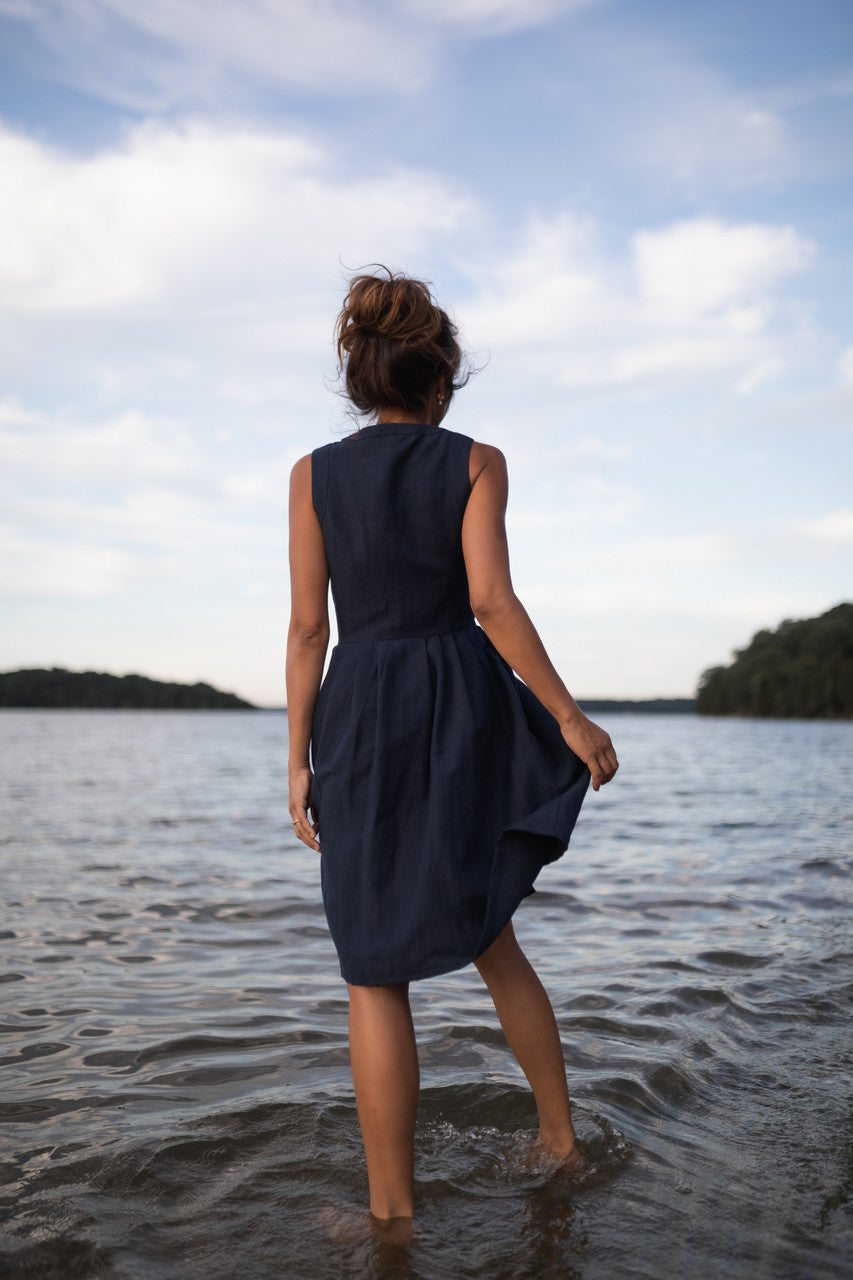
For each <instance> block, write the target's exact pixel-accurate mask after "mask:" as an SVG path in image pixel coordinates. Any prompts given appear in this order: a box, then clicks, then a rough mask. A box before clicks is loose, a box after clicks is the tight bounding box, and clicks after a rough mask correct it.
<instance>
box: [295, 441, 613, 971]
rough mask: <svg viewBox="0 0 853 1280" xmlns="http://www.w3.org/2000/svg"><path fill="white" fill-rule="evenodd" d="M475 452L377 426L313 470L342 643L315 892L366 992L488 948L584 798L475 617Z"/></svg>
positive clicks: (323, 693)
mask: <svg viewBox="0 0 853 1280" xmlns="http://www.w3.org/2000/svg"><path fill="white" fill-rule="evenodd" d="M471 444H472V441H471V440H470V439H469V438H468V437H467V436H462V435H458V434H457V433H455V432H451V431H447V430H445V429H444V428H442V427H435V426H426V425H414V424H410V423H379V424H378V425H376V426H372V427H364V428H362V429H361V430H360V431H359V432H358V433H357V434H356V435H354V436H349V437H347V438H346V439H344V440H340V441H336V442H335V443H333V444H327V445H324V446H323V447H321V448H319V449H316V450H315V451H314V452H313V453H312V455H311V470H312V493H313V501H314V508H315V510H316V512H317V516H318V518H319V520H320V524H321V526H322V529H323V538H324V542H325V546H326V554H327V557H328V562H329V573H330V577H331V587H332V596H333V600H334V605H335V613H336V615H337V621H338V631H339V636H340V640H339V643H338V644H337V645H336V646H335V648H334V650H333V651H332V656H331V661H330V664H329V668H328V671H327V673H326V676H325V679H324V681H323V684H322V686H321V688H320V692H319V695H318V697H317V703H316V708H315V712H314V721H313V726H312V746H311V750H312V763H313V768H314V793H313V795H314V808H315V812H316V815H317V820H318V823H319V829H320V845H321V849H322V854H321V862H320V868H321V884H322V892H323V904H324V907H325V910H326V918H327V920H328V923H329V929H330V932H331V935H332V940H333V942H334V944H335V947H336V949H337V952H338V958H339V960H340V967H341V974H342V976H343V977H344V979H345V980H346V981H347V982H351V983H357V984H360V985H365V986H378V985H382V984H385V983H396V982H406V981H409V980H412V979H416V978H426V977H429V976H430V975H432V974H438V973H445V972H447V971H449V970H452V969H458V968H461V967H462V966H463V965H467V964H469V963H470V962H471V961H472V960H473V959H475V958H476V957H477V956H479V955H480V954H481V952H483V951H485V949H486V948H487V947H488V946H489V945H490V944H491V943H492V942H494V940H495V938H496V937H497V936H498V934H499V933H500V932H501V930H502V929H503V928H504V926H505V925H506V923H507V921H508V920H509V919H510V917H511V916H512V914H513V912H514V911H515V909H516V907H517V906H518V904H519V903H520V902H521V900H522V898H524V897H526V896H527V895H528V894H530V893H532V892H533V881H534V879H535V878H536V876H537V874H538V873H539V871H540V869H541V868H542V866H543V865H544V864H545V863H547V862H552V861H553V860H554V859H556V858H558V857H560V855H561V854H562V853H563V852H564V851H565V849H566V846H567V844H568V841H569V836H570V835H571V832H572V828H573V827H574V825H575V821H576V819H577V816H578V812H579V810H580V807H581V804H582V802H583V798H584V795H585V793H586V789H587V786H588V783H589V771H588V770H587V768H586V766H585V765H584V764H583V763H582V762H581V761H580V760H579V759H578V757H577V756H575V755H574V753H573V752H572V751H571V750H570V749H569V748H568V747H567V746H566V744H565V742H564V741H563V738H562V735H561V734H560V731H559V728H558V725H557V722H556V721H555V720H554V718H553V717H552V716H551V715H550V714H549V713H548V712H547V711H546V710H545V708H544V707H543V706H542V704H541V703H540V702H539V701H538V700H537V699H536V698H535V697H534V696H533V694H532V693H531V692H530V691H529V689H527V687H526V686H525V685H524V684H522V683H521V681H520V680H518V679H517V678H516V677H515V676H514V675H513V673H512V672H511V670H510V668H509V667H508V665H507V664H506V662H504V660H503V659H502V658H501V657H500V655H499V654H498V652H497V650H496V649H495V648H494V646H493V645H492V644H491V643H490V641H489V640H488V638H487V636H486V634H485V632H484V631H483V630H482V629H481V628H480V627H478V626H477V624H476V622H475V620H474V616H473V614H472V612H471V606H470V603H469V599H468V584H467V579H466V574H465V563H464V560H463V556H462V544H461V529H462V517H463V515H464V512H465V506H466V503H467V501H468V496H469V493H470V490H471V485H470V481H469V478H468V464H469V455H470V450H471Z"/></svg>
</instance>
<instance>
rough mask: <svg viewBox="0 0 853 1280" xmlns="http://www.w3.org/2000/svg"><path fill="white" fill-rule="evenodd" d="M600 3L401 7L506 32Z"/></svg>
mask: <svg viewBox="0 0 853 1280" xmlns="http://www.w3.org/2000/svg"><path fill="white" fill-rule="evenodd" d="M599 3H601V0H402V5H401V6H400V7H401V8H402V9H403V11H404V12H407V13H411V14H412V15H413V16H415V17H418V18H422V19H423V20H424V21H425V22H429V23H434V24H447V25H450V26H453V27H461V26H470V27H474V28H475V29H476V30H477V31H478V32H483V33H487V34H489V33H500V34H503V33H504V32H507V31H517V30H519V29H521V28H523V27H532V26H537V25H539V23H542V22H547V21H549V20H550V19H551V18H554V17H556V16H557V15H558V14H561V13H570V12H573V11H575V10H578V9H588V8H590V7H591V6H592V5H593V4H599Z"/></svg>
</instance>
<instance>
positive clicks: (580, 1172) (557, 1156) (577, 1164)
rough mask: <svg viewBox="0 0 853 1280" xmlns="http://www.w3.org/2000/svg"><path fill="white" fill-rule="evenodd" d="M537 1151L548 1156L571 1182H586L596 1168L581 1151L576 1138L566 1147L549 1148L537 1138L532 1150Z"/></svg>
mask: <svg viewBox="0 0 853 1280" xmlns="http://www.w3.org/2000/svg"><path fill="white" fill-rule="evenodd" d="M537 1149H538V1150H540V1151H541V1152H542V1153H543V1154H547V1155H548V1156H550V1157H551V1159H552V1160H554V1161H555V1163H556V1164H557V1166H558V1167H559V1169H560V1170H561V1171H564V1172H566V1173H567V1174H568V1175H569V1177H570V1178H571V1179H572V1181H573V1182H586V1180H587V1178H590V1177H592V1175H593V1174H594V1173H595V1171H596V1166H595V1165H594V1164H593V1163H592V1162H591V1161H590V1160H587V1158H586V1156H585V1155H584V1154H583V1152H582V1151H581V1149H580V1145H579V1143H578V1140H577V1138H574V1139H573V1140H572V1142H571V1143H570V1144H569V1145H568V1147H550V1146H548V1144H547V1143H546V1142H545V1141H544V1140H543V1139H542V1138H537V1140H536V1142H535V1143H534V1150H537Z"/></svg>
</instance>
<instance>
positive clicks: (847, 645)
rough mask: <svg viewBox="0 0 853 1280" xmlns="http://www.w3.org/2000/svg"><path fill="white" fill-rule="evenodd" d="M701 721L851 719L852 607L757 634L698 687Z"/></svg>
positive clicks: (838, 607)
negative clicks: (703, 718) (733, 718)
mask: <svg viewBox="0 0 853 1280" xmlns="http://www.w3.org/2000/svg"><path fill="white" fill-rule="evenodd" d="M696 710H697V711H698V712H699V714H700V715H705V716H771V717H779V718H786V717H788V718H794V717H797V718H802V719H810V720H813V719H824V720H844V719H851V718H853V604H839V605H836V606H835V608H834V609H830V610H829V611H828V612H827V613H822V614H821V615H820V617H819V618H803V619H801V620H799V621H792V620H791V619H788V620H787V621H786V622H783V623H781V624H780V626H778V627H777V628H776V630H775V631H759V632H757V633H756V634H755V635H754V636H753V637H752V640H751V641H750V642H749V644H748V645H747V647H746V648H745V649H739V650H735V660H734V662H733V663H732V664H731V666H729V667H711V669H710V670H709V671H706V672H705V673H704V675H703V676H702V678H701V680H700V682H699V689H698V691H697V694H696Z"/></svg>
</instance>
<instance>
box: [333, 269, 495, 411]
mask: <svg viewBox="0 0 853 1280" xmlns="http://www.w3.org/2000/svg"><path fill="white" fill-rule="evenodd" d="M378 269H379V271H382V272H384V273H385V274H384V276H381V275H366V274H364V275H356V276H353V278H352V280H351V281H350V284H349V290H348V292H347V296H346V298H345V299H344V305H343V307H342V308H341V313H340V315H339V316H338V320H337V324H336V325H335V343H336V346H337V352H338V366H339V368H340V370H341V372H342V373H344V381H345V386H346V394H347V396H348V397H349V399H350V400H351V402H352V404H353V407H354V408H355V409H356V410H357V412H358V413H362V414H372V413H375V412H376V411H377V410H379V409H395V408H396V409H403V410H405V411H406V412H407V413H412V414H423V417H424V420H425V421H427V422H437V421H439V420H440V419H441V418H442V417H443V416H444V412H445V411H446V409H447V406H448V405H449V403H450V399H451V397H452V395H453V392H454V391H455V390H456V389H457V388H458V387H464V385H465V383H466V382H467V381H468V378H469V376H470V373H469V371H468V370H467V369H465V370H464V371H463V373H462V374H461V376H460V368H461V367H462V350H461V348H460V346H459V342H458V341H457V330H456V326H455V324H454V323H453V321H452V320H451V319H450V318H449V317H448V315H447V314H446V312H444V311H442V310H441V308H440V307H439V306H437V305H436V303H435V301H434V300H433V297H432V294H431V293H430V289H429V285H428V284H427V283H426V282H425V281H423V280H415V279H413V278H412V277H411V276H407V275H404V274H403V273H402V272H399V273H395V272H393V271H389V270H388V268H387V267H381V266H380V267H379V268H378Z"/></svg>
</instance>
